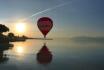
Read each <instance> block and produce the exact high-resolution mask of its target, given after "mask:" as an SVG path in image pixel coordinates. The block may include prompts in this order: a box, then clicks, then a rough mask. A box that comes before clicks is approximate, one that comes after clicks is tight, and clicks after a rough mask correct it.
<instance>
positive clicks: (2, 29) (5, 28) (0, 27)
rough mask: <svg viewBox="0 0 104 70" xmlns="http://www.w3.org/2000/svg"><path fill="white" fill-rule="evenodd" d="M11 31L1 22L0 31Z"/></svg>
mask: <svg viewBox="0 0 104 70" xmlns="http://www.w3.org/2000/svg"><path fill="white" fill-rule="evenodd" d="M7 31H9V28H8V27H7V26H5V25H2V24H0V33H3V32H7Z"/></svg>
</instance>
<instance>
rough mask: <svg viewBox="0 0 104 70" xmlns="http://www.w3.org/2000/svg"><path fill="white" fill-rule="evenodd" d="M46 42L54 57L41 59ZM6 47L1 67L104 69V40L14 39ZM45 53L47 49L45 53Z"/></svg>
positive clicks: (2, 69) (5, 69) (9, 69)
mask: <svg viewBox="0 0 104 70" xmlns="http://www.w3.org/2000/svg"><path fill="white" fill-rule="evenodd" d="M44 43H45V44H46V47H47V48H48V49H49V51H50V52H51V54H52V59H49V60H48V59H46V60H43V62H41V59H37V57H38V56H37V53H39V51H40V49H41V48H42V47H43V46H44ZM12 44H14V47H13V48H11V49H9V50H5V51H3V54H4V55H5V56H6V58H4V59H0V70H104V43H101V42H75V41H71V40H69V39H54V40H27V41H26V42H14V43H12ZM43 54H44V53H43Z"/></svg>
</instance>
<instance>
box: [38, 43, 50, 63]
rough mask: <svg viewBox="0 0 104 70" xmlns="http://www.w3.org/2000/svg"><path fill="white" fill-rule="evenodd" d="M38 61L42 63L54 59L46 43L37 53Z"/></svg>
mask: <svg viewBox="0 0 104 70" xmlns="http://www.w3.org/2000/svg"><path fill="white" fill-rule="evenodd" d="M37 61H38V62H39V63H40V64H48V63H50V62H51V61H52V53H51V52H50V51H49V49H48V48H47V46H46V44H44V45H43V46H42V48H41V49H40V51H39V52H38V53H37Z"/></svg>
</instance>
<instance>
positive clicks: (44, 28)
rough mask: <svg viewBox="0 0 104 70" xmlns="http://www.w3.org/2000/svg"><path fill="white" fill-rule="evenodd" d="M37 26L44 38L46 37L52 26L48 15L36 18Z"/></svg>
mask: <svg viewBox="0 0 104 70" xmlns="http://www.w3.org/2000/svg"><path fill="white" fill-rule="evenodd" d="M37 26H38V28H39V30H40V31H41V32H42V34H43V35H44V38H46V35H47V34H48V32H49V31H50V30H51V29H52V27H53V21H52V20H51V19H50V18H49V17H42V18H40V19H39V20H38V22H37Z"/></svg>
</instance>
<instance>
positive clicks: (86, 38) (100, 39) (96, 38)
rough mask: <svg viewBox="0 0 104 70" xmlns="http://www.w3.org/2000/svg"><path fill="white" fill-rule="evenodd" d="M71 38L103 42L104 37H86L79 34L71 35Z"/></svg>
mask: <svg viewBox="0 0 104 70" xmlns="http://www.w3.org/2000/svg"><path fill="white" fill-rule="evenodd" d="M71 40H74V41H96V42H104V37H86V36H82V37H81V36H80V37H73V38H71Z"/></svg>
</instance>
